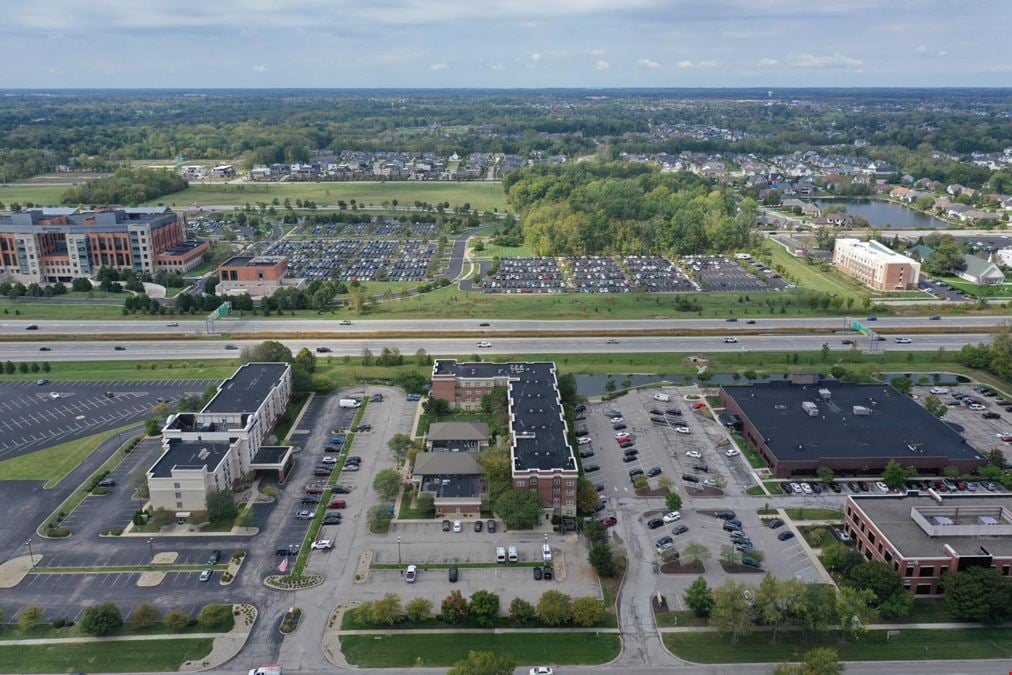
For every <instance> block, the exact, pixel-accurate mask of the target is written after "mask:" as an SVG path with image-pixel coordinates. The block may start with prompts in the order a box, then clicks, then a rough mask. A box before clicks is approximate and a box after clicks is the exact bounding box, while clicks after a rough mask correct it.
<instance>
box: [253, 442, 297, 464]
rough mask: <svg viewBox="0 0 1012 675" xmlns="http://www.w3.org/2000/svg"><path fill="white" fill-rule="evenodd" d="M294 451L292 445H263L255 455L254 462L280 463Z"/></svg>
mask: <svg viewBox="0 0 1012 675" xmlns="http://www.w3.org/2000/svg"><path fill="white" fill-rule="evenodd" d="M290 452H292V446H290V445H261V446H260V449H259V450H257V454H255V455H254V456H253V462H252V463H253V464H280V463H281V462H283V461H284V460H285V457H286V456H287V455H288V454H289V453H290Z"/></svg>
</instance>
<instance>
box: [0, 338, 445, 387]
mask: <svg viewBox="0 0 1012 675" xmlns="http://www.w3.org/2000/svg"><path fill="white" fill-rule="evenodd" d="M182 344H184V343H180V345H182ZM238 365H239V362H238V361H232V360H221V361H219V360H217V359H215V360H213V361H211V362H210V363H203V362H200V361H198V362H191V361H144V362H143V366H142V367H140V368H138V367H137V366H138V364H137V363H134V362H131V361H53V362H52V363H50V364H49V368H50V370H49V372H48V373H13V374H11V375H4V376H3V379H4V381H11V380H28V381H31V382H34V381H35V380H37V379H39V377H40V376H45V377H47V378H49V379H50V380H53V381H57V380H68V381H71V380H159V379H164V380H223V379H225V378H226V377H228V376H229V375H231V374H232V373H234V372H235V369H236V367H238ZM429 370H430V371H431V368H430V369H429Z"/></svg>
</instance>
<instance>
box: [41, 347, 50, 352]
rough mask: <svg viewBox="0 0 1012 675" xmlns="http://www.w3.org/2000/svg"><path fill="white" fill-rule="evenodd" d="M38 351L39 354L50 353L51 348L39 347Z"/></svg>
mask: <svg viewBox="0 0 1012 675" xmlns="http://www.w3.org/2000/svg"><path fill="white" fill-rule="evenodd" d="M39 351H40V352H51V351H53V348H52V347H39Z"/></svg>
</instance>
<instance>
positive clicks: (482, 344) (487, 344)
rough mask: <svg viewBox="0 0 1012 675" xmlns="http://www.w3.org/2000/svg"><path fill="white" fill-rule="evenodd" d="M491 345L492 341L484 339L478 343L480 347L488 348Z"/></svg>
mask: <svg viewBox="0 0 1012 675" xmlns="http://www.w3.org/2000/svg"><path fill="white" fill-rule="evenodd" d="M491 346H492V343H491V342H485V341H484V340H482V341H481V342H479V343H478V349H488V348H489V347H491Z"/></svg>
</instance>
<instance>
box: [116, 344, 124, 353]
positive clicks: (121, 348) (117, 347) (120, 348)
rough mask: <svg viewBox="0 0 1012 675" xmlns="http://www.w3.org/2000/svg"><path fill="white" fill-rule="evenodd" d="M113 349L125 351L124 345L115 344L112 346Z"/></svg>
mask: <svg viewBox="0 0 1012 675" xmlns="http://www.w3.org/2000/svg"><path fill="white" fill-rule="evenodd" d="M113 349H115V350H116V351H118V352H125V351H126V347H124V346H122V345H116V346H115V347H113Z"/></svg>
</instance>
